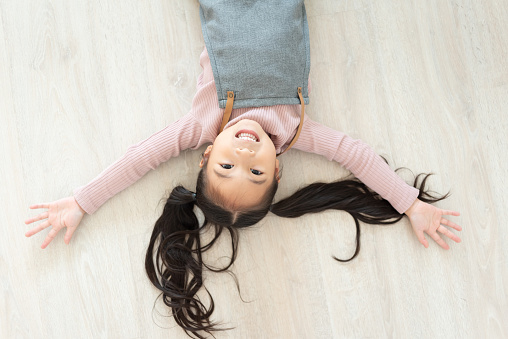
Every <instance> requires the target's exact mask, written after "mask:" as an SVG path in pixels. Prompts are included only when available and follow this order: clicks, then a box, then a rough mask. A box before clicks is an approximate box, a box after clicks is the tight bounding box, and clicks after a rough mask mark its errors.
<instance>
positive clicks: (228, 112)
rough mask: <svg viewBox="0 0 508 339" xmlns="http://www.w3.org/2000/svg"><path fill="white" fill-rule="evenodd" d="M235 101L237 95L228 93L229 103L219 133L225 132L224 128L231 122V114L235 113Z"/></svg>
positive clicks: (231, 92)
mask: <svg viewBox="0 0 508 339" xmlns="http://www.w3.org/2000/svg"><path fill="white" fill-rule="evenodd" d="M234 101H235V93H234V92H233V91H228V101H227V103H226V109H225V110H224V116H223V117H222V124H221V125H220V130H219V133H221V132H222V131H223V130H224V126H226V124H227V123H228V121H229V118H230V117H231V112H232V111H233V102H234Z"/></svg>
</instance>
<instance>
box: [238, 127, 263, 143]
mask: <svg viewBox="0 0 508 339" xmlns="http://www.w3.org/2000/svg"><path fill="white" fill-rule="evenodd" d="M235 137H237V138H238V139H242V140H249V141H255V142H259V136H258V135H257V134H256V132H254V131H251V130H247V129H242V130H240V131H238V133H236V135H235Z"/></svg>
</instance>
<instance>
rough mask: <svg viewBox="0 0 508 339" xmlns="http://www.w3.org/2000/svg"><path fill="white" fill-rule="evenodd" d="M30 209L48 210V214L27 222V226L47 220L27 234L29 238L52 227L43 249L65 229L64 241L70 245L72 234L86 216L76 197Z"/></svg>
mask: <svg viewBox="0 0 508 339" xmlns="http://www.w3.org/2000/svg"><path fill="white" fill-rule="evenodd" d="M30 208H31V209H36V208H47V209H48V210H47V211H46V212H43V213H41V214H39V215H38V216H36V217H35V218H32V219H28V220H27V221H25V224H31V223H33V222H35V221H39V220H43V219H47V220H46V221H44V222H42V223H40V224H39V225H37V226H36V227H34V228H33V229H31V230H30V231H28V232H26V234H25V235H26V236H27V237H30V236H32V235H34V234H36V233H38V232H40V231H42V230H43V229H45V228H47V227H49V226H52V227H51V230H50V231H49V233H48V235H47V236H46V239H45V240H44V242H43V244H42V246H41V248H46V247H47V246H48V245H49V243H50V242H51V241H52V240H53V239H54V238H55V236H56V235H57V233H58V232H59V231H60V230H61V229H62V228H64V227H67V232H66V233H65V238H64V240H65V243H67V244H69V241H70V240H71V237H72V234H73V233H74V231H75V230H76V228H77V226H78V225H79V223H80V222H81V219H83V215H84V214H85V212H84V211H83V210H82V209H81V208H80V207H79V205H78V203H77V202H76V200H75V199H74V197H68V198H64V199H60V200H57V201H54V202H51V203H45V204H36V205H32V206H30Z"/></svg>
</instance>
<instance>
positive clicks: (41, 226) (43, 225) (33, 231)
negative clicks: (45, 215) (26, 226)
mask: <svg viewBox="0 0 508 339" xmlns="http://www.w3.org/2000/svg"><path fill="white" fill-rule="evenodd" d="M49 225H51V224H50V223H49V221H47V220H46V221H45V222H43V223H40V224H39V225H37V226H36V227H34V228H32V229H31V230H30V231H28V232H26V233H25V237H31V236H32V235H34V234H36V233H39V232H40V231H42V230H43V229H45V228H46V227H48V226H49Z"/></svg>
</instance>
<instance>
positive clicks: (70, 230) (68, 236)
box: [64, 227, 76, 245]
mask: <svg viewBox="0 0 508 339" xmlns="http://www.w3.org/2000/svg"><path fill="white" fill-rule="evenodd" d="M75 230H76V227H67V232H65V237H64V242H65V243H66V244H67V245H69V243H70V242H71V238H72V235H73V234H74V231H75Z"/></svg>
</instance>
